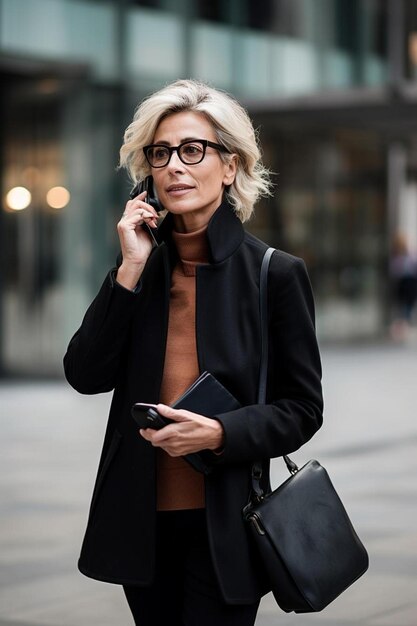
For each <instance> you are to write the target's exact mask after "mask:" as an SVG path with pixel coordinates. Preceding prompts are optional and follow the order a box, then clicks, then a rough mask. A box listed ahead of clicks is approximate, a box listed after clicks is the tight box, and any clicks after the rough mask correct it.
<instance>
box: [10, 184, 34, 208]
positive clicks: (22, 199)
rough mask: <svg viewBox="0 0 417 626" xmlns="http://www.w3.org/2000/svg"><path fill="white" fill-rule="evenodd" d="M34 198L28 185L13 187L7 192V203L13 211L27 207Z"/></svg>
mask: <svg viewBox="0 0 417 626" xmlns="http://www.w3.org/2000/svg"><path fill="white" fill-rule="evenodd" d="M31 200H32V194H31V193H30V191H29V189H26V187H13V188H12V189H10V191H9V192H8V193H7V194H6V204H7V206H8V207H9V209H12V211H22V210H23V209H26V208H27V207H28V206H29V204H30V203H31Z"/></svg>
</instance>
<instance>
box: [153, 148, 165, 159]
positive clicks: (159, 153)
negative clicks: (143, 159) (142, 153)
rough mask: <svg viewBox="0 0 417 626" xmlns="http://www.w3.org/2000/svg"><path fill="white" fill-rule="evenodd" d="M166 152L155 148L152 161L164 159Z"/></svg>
mask: <svg viewBox="0 0 417 626" xmlns="http://www.w3.org/2000/svg"><path fill="white" fill-rule="evenodd" d="M167 155H168V150H167V149H166V148H155V149H154V152H153V158H154V159H166V158H167Z"/></svg>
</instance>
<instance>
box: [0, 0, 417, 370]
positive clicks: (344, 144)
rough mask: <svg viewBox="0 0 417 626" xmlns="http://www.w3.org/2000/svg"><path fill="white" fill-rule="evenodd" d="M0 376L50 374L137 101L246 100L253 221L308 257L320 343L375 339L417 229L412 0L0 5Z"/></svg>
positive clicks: (100, 272)
mask: <svg viewBox="0 0 417 626" xmlns="http://www.w3.org/2000/svg"><path fill="white" fill-rule="evenodd" d="M0 61H1V65H0V71H1V74H2V86H3V89H2V92H1V96H0V102H1V105H0V106H1V113H2V115H1V123H0V127H1V134H2V142H1V146H2V148H1V157H2V176H1V197H2V207H1V210H0V263H1V265H0V267H1V273H0V373H1V374H2V375H30V376H33V375H36V374H39V375H54V374H60V372H61V369H62V368H61V359H62V354H63V351H64V350H65V346H66V344H67V342H68V339H69V337H70V335H71V334H72V332H73V331H74V329H75V328H76V327H77V325H78V324H79V322H80V320H81V316H82V314H83V311H84V310H85V308H86V306H87V305H88V303H89V302H90V301H91V299H92V297H93V295H94V293H96V291H97V289H98V287H99V285H100V282H101V280H102V279H103V277H104V275H105V272H106V270H107V268H108V267H110V266H111V265H112V264H113V262H114V258H115V256H116V254H117V249H118V243H117V234H116V230H115V223H116V221H117V218H118V216H119V215H120V213H121V211H122V208H123V206H124V203H125V200H126V197H127V193H128V191H129V188H130V185H129V181H128V180H127V178H126V175H125V174H123V173H120V172H119V173H118V172H117V171H116V166H117V161H118V149H119V146H120V144H121V141H122V135H123V131H124V128H125V127H126V125H127V124H128V122H129V121H130V119H131V116H132V112H133V110H134V108H135V106H136V105H137V103H138V101H139V100H140V99H141V98H142V97H143V96H145V95H146V94H148V93H149V92H151V91H152V90H154V89H156V88H158V87H160V86H162V85H164V84H165V83H167V82H169V81H172V80H175V79H176V78H179V77H194V78H198V79H202V80H206V81H209V82H210V83H211V84H213V85H215V86H217V87H220V88H222V89H226V90H228V91H230V92H231V93H233V94H234V95H236V96H237V97H238V98H239V99H240V100H241V101H242V102H243V103H244V104H245V105H246V106H247V108H248V109H249V111H250V113H251V116H252V118H253V120H254V122H255V125H256V126H258V127H259V133H260V138H261V141H262V146H263V151H264V160H265V162H266V163H267V164H268V165H269V167H270V168H271V170H272V171H273V172H275V173H276V174H275V177H274V179H275V183H276V193H275V197H274V198H273V199H270V200H268V201H263V202H261V203H260V204H259V206H258V208H257V211H256V216H255V219H254V220H253V221H252V222H251V223H250V225H249V228H250V229H251V230H252V231H253V232H254V233H255V234H256V235H259V236H260V237H262V238H264V239H265V240H266V241H268V242H269V243H270V244H272V245H276V246H279V247H282V248H283V249H285V250H287V251H289V252H292V253H294V254H298V255H300V256H302V257H303V258H305V260H306V262H307V264H308V268H309V271H310V275H311V278H312V281H313V285H314V289H315V293H316V299H317V310H318V331H319V335H320V338H321V339H322V340H327V339H329V340H330V339H351V338H356V337H361V338H363V337H373V336H376V335H379V334H381V333H383V332H384V330H385V329H386V326H387V320H388V317H389V312H390V301H389V293H390V292H389V285H388V277H387V265H388V255H389V242H390V239H391V237H392V235H393V233H394V232H395V231H396V230H398V229H402V230H404V231H406V232H407V233H408V234H409V236H410V238H411V239H412V240H413V241H414V242H415V241H416V239H417V116H416V114H415V111H416V102H417V0H395V2H394V1H392V0H264V1H263V2H259V1H254V0H211V1H210V2H206V1H205V0H196V1H193V0H172V1H170V0H142V1H136V2H135V1H133V0H132V1H129V0H119V1H117V0H114V1H110V0H0Z"/></svg>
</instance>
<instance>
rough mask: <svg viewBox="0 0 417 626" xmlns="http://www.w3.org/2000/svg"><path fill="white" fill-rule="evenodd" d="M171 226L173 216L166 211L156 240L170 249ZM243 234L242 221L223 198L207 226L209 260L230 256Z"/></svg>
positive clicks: (219, 259) (223, 258) (238, 244)
mask: <svg viewBox="0 0 417 626" xmlns="http://www.w3.org/2000/svg"><path fill="white" fill-rule="evenodd" d="M173 228H174V216H173V215H172V213H168V214H167V216H166V217H165V218H164V220H163V222H162V223H161V225H160V226H159V228H158V231H157V233H156V238H157V240H158V242H159V243H163V242H165V243H166V244H167V245H168V247H169V248H171V249H172V247H173V245H174V244H173V241H172V230H173ZM244 234H245V231H244V229H243V226H242V222H241V221H240V219H239V218H238V217H237V215H236V213H235V212H234V210H233V208H232V207H231V206H230V204H229V203H228V202H227V200H223V202H222V203H221V205H220V206H219V208H218V209H217V210H216V211H215V213H213V215H212V217H211V219H210V221H209V223H208V226H207V239H208V245H209V255H210V262H212V263H221V262H222V261H224V260H225V259H227V258H228V257H229V256H231V255H232V254H233V253H234V252H235V250H237V248H238V247H239V246H240V244H241V243H242V241H243V238H244Z"/></svg>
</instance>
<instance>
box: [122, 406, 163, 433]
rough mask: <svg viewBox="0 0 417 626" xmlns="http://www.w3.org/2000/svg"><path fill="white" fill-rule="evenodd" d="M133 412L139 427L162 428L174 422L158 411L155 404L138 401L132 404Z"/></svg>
mask: <svg viewBox="0 0 417 626" xmlns="http://www.w3.org/2000/svg"><path fill="white" fill-rule="evenodd" d="M131 413H132V417H133V419H134V420H135V422H136V424H137V425H138V426H139V428H154V429H155V430H160V429H161V428H163V427H164V426H167V425H168V424H172V421H173V420H170V419H168V418H167V417H163V416H162V415H161V414H160V413H158V411H157V410H156V405H155V404H147V403H146V402H136V403H135V404H134V405H133V406H132V409H131Z"/></svg>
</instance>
